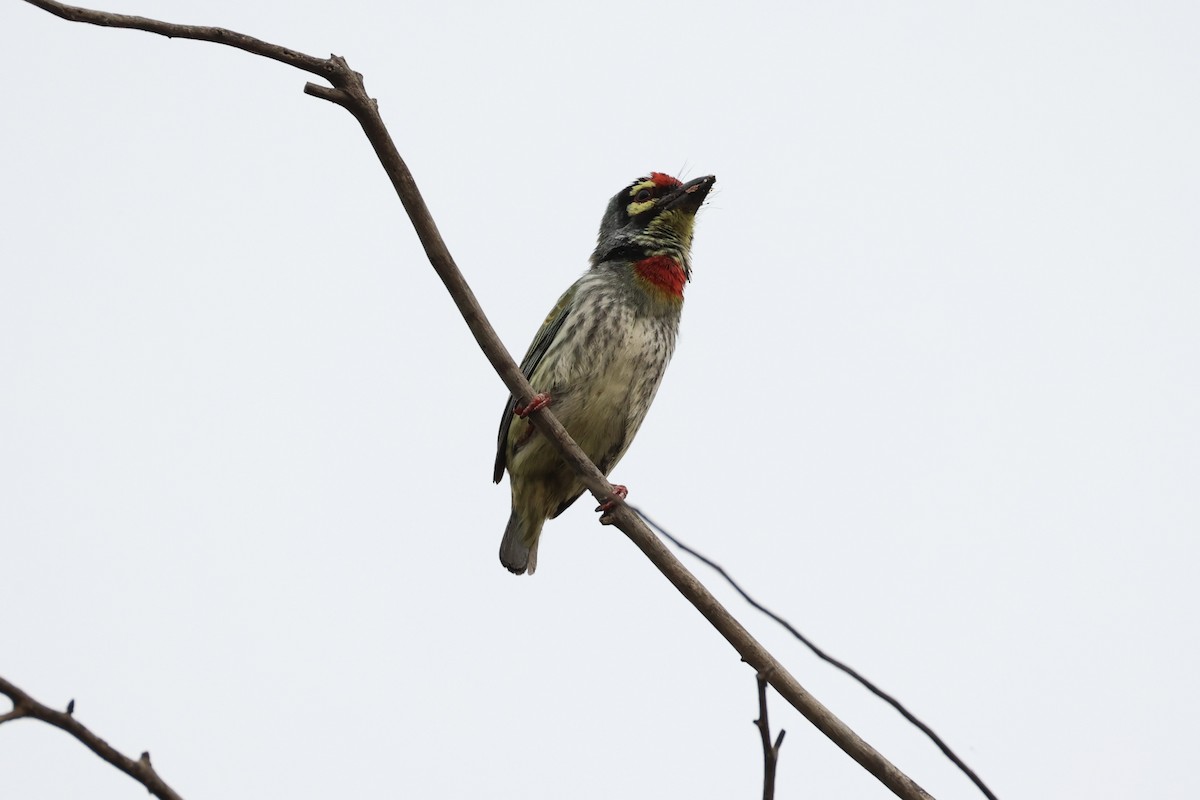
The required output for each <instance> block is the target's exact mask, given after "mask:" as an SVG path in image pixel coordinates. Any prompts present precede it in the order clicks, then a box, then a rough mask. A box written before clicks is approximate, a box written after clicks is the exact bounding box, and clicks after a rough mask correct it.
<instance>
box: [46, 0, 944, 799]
mask: <svg viewBox="0 0 1200 800" xmlns="http://www.w3.org/2000/svg"><path fill="white" fill-rule="evenodd" d="M26 2H29V3H32V4H33V5H36V6H38V7H39V8H43V9H45V10H46V11H49V12H50V13H52V14H55V15H57V16H59V17H62V18H63V19H67V20H72V21H76V22H87V23H90V24H93V25H102V26H106V27H116V28H134V29H137V30H144V31H149V32H151V33H157V34H160V35H163V36H169V37H178V38H184V39H199V40H201V41H208V42H214V43H216V44H224V45H228V46H230V47H236V48H238V49H240V50H245V51H247V52H250V53H254V54H256V55H261V56H264V57H266V58H271V59H274V60H276V61H282V62H283V63H285V64H291V65H293V66H295V67H297V68H299V69H302V70H304V71H306V72H310V73H312V74H315V75H320V76H321V77H323V78H325V79H326V80H328V81H329V82H330V83H331V84H333V87H334V90H336V91H330V90H328V89H322V88H321V87H317V86H313V85H312V84H309V85H308V86H306V87H305V91H306V92H308V93H309V94H312V95H314V96H316V97H320V98H321V99H324V100H329V101H330V102H333V103H337V104H338V105H340V106H342V107H343V108H345V109H346V110H347V111H349V112H350V113H351V114H353V115H354V118H355V119H357V120H358V122H359V124H360V125H361V126H362V129H363V132H364V133H365V134H366V136H367V139H368V140H369V141H370V142H371V146H372V147H373V148H374V149H375V153H376V155H377V156H378V158H379V161H380V163H381V164H382V165H383V168H384V171H385V172H386V173H387V175H388V177H389V178H390V179H391V181H392V186H393V187H394V188H395V190H396V194H397V195H398V196H399V198H400V202H401V203H402V204H403V205H404V210H405V211H406V212H407V213H408V216H409V219H410V220H411V221H412V224H413V228H415V229H416V232H417V237H418V238H419V239H420V240H421V245H422V246H423V247H424V248H425V254H426V256H427V257H428V258H429V262H430V264H432V265H433V268H434V270H435V271H436V272H437V274H438V277H440V278H441V279H442V282H443V283H444V284H445V285H446V289H447V291H449V293H450V296H451V298H452V299H453V300H454V302H455V304H456V305H457V306H458V310H459V313H460V314H462V317H463V319H464V320H465V321H466V323H467V326H468V327H469V328H470V329H471V333H472V334H473V335H474V336H475V340H476V341H477V342H478V343H479V347H480V349H481V350H483V352H484V355H485V356H487V359H488V361H490V362H491V364H492V367H493V368H495V370H496V372H497V373H499V375H500V378H501V379H502V380H503V381H504V385H505V386H507V387H508V390H509V391H510V392H511V393H512V395H513V397H514V398H515V399H516V400H517V402H519V403H520V404H521V405H527V404H528V403H529V401H530V400H531V399H532V398H533V394H534V392H533V388H532V387H531V386H530V385H529V382H528V381H527V380H526V379H525V376H524V375H523V374H522V373H521V370H520V369H519V368H518V367H517V364H516V362H515V361H513V358H512V356H511V355H510V354H509V353H508V351H507V350H506V349H505V347H504V345H503V343H501V341H500V337H499V336H497V335H496V331H495V330H494V329H493V328H492V325H491V323H490V322H488V319H487V317H486V316H485V315H484V313H483V309H482V308H481V307H480V305H479V303H478V301H477V300H476V299H475V295H474V293H473V292H472V291H471V288H470V286H468V285H467V282H466V279H464V278H463V275H462V272H460V271H459V269H458V266H457V265H456V264H455V262H454V259H453V257H452V256H451V255H450V251H449V249H448V248H447V247H446V243H445V242H444V241H443V240H442V237H441V234H440V233H439V232H438V229H437V225H436V224H435V223H434V221H433V216H432V215H431V214H430V213H429V208H428V207H427V206H426V205H425V200H424V198H422V197H421V193H420V192H419V191H418V190H417V185H416V181H415V180H414V179H413V176H412V173H411V172H409V169H408V166H407V165H406V164H405V163H404V160H403V159H402V158H401V157H400V153H399V151H398V150H397V149H396V145H395V142H393V141H392V137H391V135H390V134H389V133H388V130H387V127H386V126H385V125H384V123H383V119H382V117H380V115H379V110H378V107H377V105H376V103H375V101H374V100H372V99H371V98H370V97H369V96H368V95H367V93H366V88H365V87H364V85H363V81H362V76H361V75H359V74H358V73H356V72H354V71H353V70H351V69H350V67H349V65H348V64H347V63H346V61H345V60H344V59H342V58H340V57H337V56H333V57H331V58H329V59H328V60H321V59H316V58H313V57H312V56H306V55H304V54H302V53H298V52H296V51H294V50H289V49H288V48H284V47H280V46H278V45H273V44H269V43H266V42H262V41H260V40H258V39H255V38H253V37H250V36H245V35H244V34H239V33H236V32H234V31H228V30H225V29H223V28H208V27H197V26H188V25H172V24H169V23H165V22H159V21H157V20H150V19H146V18H144V17H129V16H124V15H119V14H108V13H104V12H98V11H90V10H87V9H82V8H75V7H73V6H66V5H63V4H61V3H57V2H53V0H26ZM530 420H531V421H532V423H533V425H534V427H536V428H537V430H538V431H539V432H540V433H541V434H542V435H543V436H546V437H547V438H548V439H549V440H550V441H551V442H553V443H554V446H555V447H556V448H558V450H559V452H560V453H561V454H562V457H563V460H564V461H566V462H567V464H568V465H569V466H570V467H571V469H573V470H575V472H576V473H578V475H579V476H580V478H581V480H582V481H583V483H584V485H585V486H586V487H587V488H588V490H589V491H590V492H591V493H592V494H593V495H594V496H595V498H596V499H597V500H598V501H600V502H606V501H608V500H613V499H616V500H617V507H616V508H615V509H614V510H613V511H612V512H610V513H611V516H612V520H613V523H614V524H615V525H616V526H617V527H618V528H620V530H621V531H623V532H624V533H625V535H626V536H628V537H629V538H630V539H631V540H633V543H634V544H635V545H637V546H638V548H639V549H641V551H642V552H643V553H645V554H646V557H647V558H649V559H650V561H651V562H652V563H653V564H654V566H656V567H657V568H658V569H659V571H660V572H662V573H663V575H665V576H666V578H667V580H669V581H670V582H671V583H672V584H673V585H674V586H675V588H677V589H678V590H679V591H680V593H681V594H683V596H684V597H686V598H687V599H688V601H689V602H691V603H692V605H694V606H695V607H696V609H697V610H699V611H700V613H701V614H703V615H704V617H705V618H706V619H707V620H708V621H709V622H710V623H711V624H712V626H713V627H714V628H716V629H717V631H718V632H719V633H720V634H721V635H722V636H724V637H725V639H726V640H727V641H728V642H729V643H730V644H731V645H733V648H734V649H735V650H736V651H737V652H738V654H739V655H740V656H741V657H742V659H743V660H744V661H746V662H747V663H749V664H750V665H751V666H753V667H754V668H755V669H757V670H758V671H759V672H761V673H764V674H766V675H768V676H769V680H770V683H771V685H772V686H774V687H775V689H776V691H778V692H779V694H780V695H781V696H782V697H783V698H784V699H786V700H787V701H788V702H789V703H791V704H792V705H793V706H795V707H796V709H797V710H799V711H800V713H801V714H803V715H804V716H805V717H806V718H807V719H808V720H809V721H810V722H812V724H813V725H815V726H816V727H817V729H819V730H820V731H821V732H822V733H824V734H825V735H826V736H828V737H829V738H830V739H831V740H832V741H833V742H834V743H835V744H837V746H838V747H840V748H842V750H844V751H845V752H846V753H847V754H848V755H849V756H850V757H851V758H853V759H854V760H855V761H857V762H858V763H859V764H860V765H862V767H863V768H864V769H866V770H867V771H868V772H870V773H871V774H872V775H874V776H875V777H876V778H878V779H879V780H880V781H881V782H882V783H883V784H884V785H885V786H887V787H888V788H889V789H891V790H892V791H893V792H894V793H895V794H896V795H897V796H899V797H903V798H907V799H908V800H921V799H923V798H928V797H930V795H929V794H928V793H927V792H925V790H924V789H922V788H921V787H920V786H919V785H917V783H916V782H915V781H913V780H912V779H911V778H909V777H908V776H907V775H905V774H904V773H903V772H901V771H900V770H899V769H897V768H896V767H895V765H893V764H892V763H891V762H890V761H888V760H887V759H886V758H884V757H883V755H882V754H881V753H879V752H878V751H876V750H875V749H874V748H873V747H871V746H870V745H869V744H867V743H866V742H865V741H863V740H862V738H861V737H859V736H858V734H856V733H855V732H854V731H852V730H851V729H850V728H849V727H848V726H847V725H846V724H845V723H844V722H842V721H841V720H840V719H838V718H837V717H836V716H834V715H833V714H832V713H831V712H830V711H829V709H827V708H825V706H823V705H821V703H820V702H818V701H817V700H816V698H814V697H813V696H812V695H810V694H809V693H808V692H807V691H806V690H805V689H804V687H803V686H801V685H800V683H799V682H798V681H797V680H796V679H795V678H794V677H792V675H791V674H790V673H789V672H788V671H787V670H786V669H784V667H783V665H782V664H780V663H779V662H778V661H776V660H775V657H774V656H772V655H771V654H770V653H769V652H768V651H767V649H766V648H765V647H763V646H762V645H761V644H759V643H758V641H757V640H755V639H754V637H753V636H751V635H750V633H749V632H748V631H747V630H746V629H745V628H744V627H742V625H741V623H739V622H738V621H737V620H736V619H734V618H733V616H732V615H731V614H730V613H729V612H728V611H726V610H725V608H724V607H723V606H722V605H721V604H720V603H719V602H718V601H717V599H716V597H714V596H713V595H712V593H711V592H709V591H708V589H706V588H705V587H704V585H703V584H701V583H700V581H698V580H697V579H696V577H695V576H694V575H692V574H691V573H690V572H689V571H688V570H687V568H685V567H684V566H683V564H682V563H681V562H680V561H679V559H677V558H676V557H675V556H674V554H672V553H671V551H670V550H668V549H667V547H666V546H665V545H664V544H663V543H662V542H661V541H660V540H659V539H658V537H656V536H655V535H654V534H653V533H651V532H650V529H649V528H648V527H646V524H645V523H644V522H642V520H641V518H640V517H638V516H637V515H636V514H635V513H634V512H633V511H631V510H630V508H629V507H628V506H627V505H626V504H625V503H624V501H621V500H620V499H619V498H614V495H613V487H612V484H610V483H609V482H608V480H607V479H606V478H605V477H604V475H603V474H601V472H600V470H598V469H597V468H596V465H595V464H593V463H592V462H591V461H590V460H589V459H588V457H587V456H586V455H585V454H584V452H583V451H582V450H581V449H580V448H579V445H577V444H576V443H575V442H574V441H573V440H572V439H571V437H570V436H568V435H567V431H566V429H565V428H563V426H562V423H560V422H559V421H558V420H557V419H556V418H555V417H554V415H553V414H552V413H551V412H550V410H549V409H546V408H543V409H541V410H539V411H535V412H534V413H533V414H532V415H531V416H530Z"/></svg>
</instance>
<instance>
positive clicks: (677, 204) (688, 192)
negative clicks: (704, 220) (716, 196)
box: [663, 175, 717, 214]
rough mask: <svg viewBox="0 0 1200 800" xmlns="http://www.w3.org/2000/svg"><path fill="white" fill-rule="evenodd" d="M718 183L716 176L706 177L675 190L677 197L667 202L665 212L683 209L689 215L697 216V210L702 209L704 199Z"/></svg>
mask: <svg viewBox="0 0 1200 800" xmlns="http://www.w3.org/2000/svg"><path fill="white" fill-rule="evenodd" d="M716 182H717V176H716V175H705V176H704V177H703V178H696V179H695V180H691V181H688V182H687V183H685V184H684V185H683V186H681V187H679V188H678V189H676V190H675V195H674V196H673V197H672V198H671V199H670V200H668V201H667V204H666V206H664V207H663V210H664V211H670V210H672V209H676V208H682V209H684V210H685V211H688V212H689V213H692V214H695V213H696V211H697V209H699V208H700V204H701V203H703V202H704V198H706V197H708V191H709V190H710V189H712V187H713V184H714V183H716Z"/></svg>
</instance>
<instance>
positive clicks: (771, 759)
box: [754, 672, 787, 800]
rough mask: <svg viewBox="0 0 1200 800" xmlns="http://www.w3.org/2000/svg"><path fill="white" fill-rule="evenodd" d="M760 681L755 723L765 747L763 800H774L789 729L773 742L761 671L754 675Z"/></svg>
mask: <svg viewBox="0 0 1200 800" xmlns="http://www.w3.org/2000/svg"><path fill="white" fill-rule="evenodd" d="M754 680H755V681H756V682H757V683H758V719H756V720H754V724H755V725H756V726H758V732H759V733H760V734H761V735H762V747H763V800H774V797H775V766H776V765H777V764H778V763H779V748H780V747H782V746H783V737H784V735H785V734H787V731H785V730H782V729H781V730H780V731H779V738H777V739H776V740H775V743H774V744H772V743H771V723H770V721H769V720H768V719H767V676H765V675H763V674H762V673H761V672H760V673H758V674H757V675H755V676H754Z"/></svg>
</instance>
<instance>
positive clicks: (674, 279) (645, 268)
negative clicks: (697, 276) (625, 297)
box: [633, 256, 687, 300]
mask: <svg viewBox="0 0 1200 800" xmlns="http://www.w3.org/2000/svg"><path fill="white" fill-rule="evenodd" d="M633 268H634V270H636V271H637V274H638V276H640V277H641V278H642V279H643V280H645V281H646V282H647V283H649V284H651V285H652V286H654V287H655V288H656V289H660V290H661V291H663V292H666V293H667V294H669V295H671V296H672V297H678V298H679V299H681V300H682V299H683V285H684V284H685V283H687V274H686V273H685V272H684V271H683V267H681V266H679V262H678V261H676V260H675V259H673V258H671V257H670V256H650V257H649V258H643V259H642V260H641V261H635V262H634V264H633Z"/></svg>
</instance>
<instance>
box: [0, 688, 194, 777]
mask: <svg viewBox="0 0 1200 800" xmlns="http://www.w3.org/2000/svg"><path fill="white" fill-rule="evenodd" d="M0 694H3V695H4V696H5V697H7V698H8V699H9V700H11V701H12V704H13V707H12V711H9V712H7V713H4V714H0V725H2V724H4V723H5V722H11V721H13V720H16V719H22V718H24V717H28V718H30V719H37V720H41V721H42V722H44V723H46V724H47V725H53V726H54V727H55V728H58V729H59V730H63V731H66V732H67V733H69V734H71V735H72V736H74V737H75V738H76V739H78V740H79V741H80V742H82V743H83V744H84V746H85V747H87V749H89V750H91V751H92V752H93V753H95V754H96V755H98V756H100V757H101V758H103V759H104V760H105V761H107V762H108V763H110V764H112V765H113V766H114V767H116V768H117V769H119V770H121V772H124V773H125V774H126V775H128V776H130V777H131V778H133V779H134V780H135V781H137V782H138V783H140V784H141V785H142V786H145V787H146V791H148V792H150V794H152V795H154V796H155V797H158V798H161V800H183V798H181V797H180V796H179V795H178V794H176V793H175V790H174V789H172V788H171V787H170V786H168V785H167V783H166V781H164V780H163V779H162V778H160V777H159V776H158V773H157V772H155V771H154V767H153V766H152V765H151V764H150V754H149V753H142V755H141V757H140V758H139V759H138V760H137V761H134V760H133V759H132V758H130V757H129V756H127V755H124V754H123V753H120V752H118V751H117V749H116V748H114V747H113V746H112V745H110V744H109V743H108V742H106V741H104V740H103V739H101V738H100V737H99V736H97V735H96V734H94V733H92V732H91V730H89V729H88V727H87V726H86V725H84V724H83V723H82V722H80V721H79V720H77V719H75V717H74V713H75V701H74V700H72V701H70V702H69V703H67V710H66V711H55V710H54V709H53V708H50V707H49V706H45V705H42V704H41V703H39V702H38V701H37V700H34V699H33V698H32V697H30V696H29V695H28V694H26V693H25V692H23V691H22V690H20V689H18V688H17V687H16V686H14V685H13V684H11V683H9V682H8V681H6V680H5V679H4V678H0Z"/></svg>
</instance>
